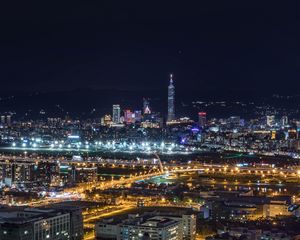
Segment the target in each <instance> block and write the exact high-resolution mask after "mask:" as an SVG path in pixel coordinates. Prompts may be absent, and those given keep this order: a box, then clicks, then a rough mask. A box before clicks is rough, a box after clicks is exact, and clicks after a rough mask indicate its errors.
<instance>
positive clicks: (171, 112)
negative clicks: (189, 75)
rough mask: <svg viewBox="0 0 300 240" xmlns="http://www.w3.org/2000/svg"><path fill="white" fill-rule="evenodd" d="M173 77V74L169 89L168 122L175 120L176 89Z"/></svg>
mask: <svg viewBox="0 0 300 240" xmlns="http://www.w3.org/2000/svg"><path fill="white" fill-rule="evenodd" d="M172 77H173V75H172V74H171V75H170V85H169V87H168V119H167V121H168V122H170V121H172V120H175V87H174V85H173V79H172Z"/></svg>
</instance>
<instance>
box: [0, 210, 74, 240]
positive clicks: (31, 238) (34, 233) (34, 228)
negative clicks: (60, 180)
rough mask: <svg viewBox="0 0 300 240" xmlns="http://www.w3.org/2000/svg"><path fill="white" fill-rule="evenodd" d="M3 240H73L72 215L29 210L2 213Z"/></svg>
mask: <svg viewBox="0 0 300 240" xmlns="http://www.w3.org/2000/svg"><path fill="white" fill-rule="evenodd" d="M0 215H1V217H0V239H1V240H11V239H14V240H46V239H47V240H48V239H49V240H62V239H71V238H70V236H71V231H70V224H71V223H70V213H69V212H67V211H59V210H55V209H36V208H28V209H23V210H19V209H16V211H7V212H5V211H1V214H0Z"/></svg>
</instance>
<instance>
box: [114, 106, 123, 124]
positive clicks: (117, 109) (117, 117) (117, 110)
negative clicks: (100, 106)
mask: <svg viewBox="0 0 300 240" xmlns="http://www.w3.org/2000/svg"><path fill="white" fill-rule="evenodd" d="M120 114H121V108H120V105H113V123H120Z"/></svg>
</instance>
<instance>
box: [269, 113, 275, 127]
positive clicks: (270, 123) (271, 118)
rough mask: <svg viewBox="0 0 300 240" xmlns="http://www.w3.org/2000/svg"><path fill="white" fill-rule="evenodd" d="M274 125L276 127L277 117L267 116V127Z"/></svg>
mask: <svg viewBox="0 0 300 240" xmlns="http://www.w3.org/2000/svg"><path fill="white" fill-rule="evenodd" d="M274 125H275V116H274V115H269V116H267V126H268V127H273V126H274Z"/></svg>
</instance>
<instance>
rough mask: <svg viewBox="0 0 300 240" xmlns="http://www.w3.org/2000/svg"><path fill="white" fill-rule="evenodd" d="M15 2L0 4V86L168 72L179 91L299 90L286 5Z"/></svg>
mask: <svg viewBox="0 0 300 240" xmlns="http://www.w3.org/2000/svg"><path fill="white" fill-rule="evenodd" d="M8 2H10V1H8ZM19 2H22V3H21V4H20V3H19ZM19 2H13V3H11V5H6V6H4V5H3V6H1V8H0V9H1V10H0V15H1V16H0V21H1V29H0V31H1V34H0V79H1V90H0V91H11V90H27V91H32V90H43V91H52V90H66V89H76V88H94V89H106V88H110V89H130V90H131V89H133V90H136V89H161V88H165V87H166V85H167V84H168V74H169V73H171V72H172V73H174V75H175V83H176V87H177V89H180V90H189V89H192V90H199V91H211V90H213V91H216V92H227V91H236V92H243V91H252V92H278V93H280V92H285V93H287V92H293V93H297V92H299V90H298V89H299V87H300V81H299V79H300V14H299V7H300V6H299V5H300V4H297V5H288V2H290V3H291V2H292V1H281V2H280V3H281V4H277V3H276V1H236V2H234V1H219V2H218V1H180V2H181V4H179V3H176V2H177V1H157V2H155V3H153V2H154V1H138V2H139V3H137V2H133V1H81V2H79V1H78V2H77V1H54V2H55V3H53V2H52V1H39V3H38V4H36V3H35V4H31V3H29V2H30V1H19ZM178 2H179V1H178ZM192 2H194V3H196V2H198V4H192ZM199 2H207V3H203V4H200V3H199ZM278 2H279V1H278ZM296 2H297V1H294V4H296Z"/></svg>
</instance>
